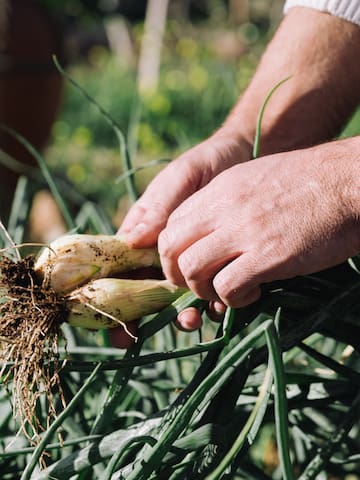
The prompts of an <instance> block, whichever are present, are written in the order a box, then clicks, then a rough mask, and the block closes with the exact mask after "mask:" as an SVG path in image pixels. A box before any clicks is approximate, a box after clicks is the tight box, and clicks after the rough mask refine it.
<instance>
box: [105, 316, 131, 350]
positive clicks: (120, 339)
mask: <svg viewBox="0 0 360 480" xmlns="http://www.w3.org/2000/svg"><path fill="white" fill-rule="evenodd" d="M137 326H138V322H137V321H136V320H135V321H133V322H128V323H127V324H126V327H127V329H128V330H129V332H130V333H131V334H132V335H134V336H136V333H137ZM109 338H110V342H111V345H112V346H113V347H116V348H129V347H131V345H132V344H133V343H134V341H135V339H134V338H133V337H131V336H130V335H129V334H128V333H126V331H125V330H124V328H123V327H115V328H110V330H109Z"/></svg>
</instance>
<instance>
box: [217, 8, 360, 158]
mask: <svg viewBox="0 0 360 480" xmlns="http://www.w3.org/2000/svg"><path fill="white" fill-rule="evenodd" d="M359 57H360V27H358V26H357V25H355V24H352V23H350V22H347V21H344V20H341V19H339V18H337V17H334V16H331V15H329V14H326V13H321V12H318V11H315V10H312V9H309V8H293V9H291V10H290V11H289V13H288V15H286V17H285V18H284V20H283V21H282V23H281V25H280V27H279V29H278V30H277V32H276V34H275V35H274V38H273V39H272V41H271V42H270V44H269V46H268V48H267V50H266V51H265V53H264V55H263V57H262V59H261V61H260V64H259V66H258V69H257V71H256V73H255V75H254V77H253V79H252V81H251V83H250V85H249V86H248V88H247V89H246V91H245V92H244V94H243V95H242V96H241V97H240V99H239V101H238V103H237V105H236V106H235V107H234V109H233V111H232V112H231V113H230V115H229V116H228V118H227V119H226V121H225V123H224V125H223V126H222V127H221V129H220V132H222V133H224V134H225V135H226V136H232V137H233V138H239V139H244V138H245V139H246V140H247V141H248V142H249V143H252V141H253V139H254V136H255V127H256V119H257V116H258V113H259V110H260V108H261V105H262V103H263V101H264V99H265V97H266V95H267V94H268V92H269V91H270V90H271V88H272V87H273V86H274V85H275V84H276V83H277V82H279V81H280V80H282V79H284V78H286V77H289V76H291V78H290V79H289V80H288V81H287V82H285V83H284V84H283V85H282V86H281V87H280V88H279V89H278V90H277V91H276V92H275V93H274V95H273V96H272V98H271V99H270V102H269V104H268V106H267V108H266V111H265V115H264V118H263V122H262V135H261V147H260V152H261V154H262V155H263V154H269V153H275V152H280V151H286V150H292V149H295V148H302V147H306V146H310V145H314V144H317V143H320V142H323V141H327V140H330V139H332V138H333V137H334V136H336V135H337V134H338V133H339V131H340V129H341V127H342V126H343V125H344V123H345V122H346V120H347V119H348V118H349V116H350V115H351V113H352V112H353V111H354V109H355V108H356V106H357V104H358V103H359V101H360V89H359V84H360V63H359V62H358V60H357V59H358V58H359Z"/></svg>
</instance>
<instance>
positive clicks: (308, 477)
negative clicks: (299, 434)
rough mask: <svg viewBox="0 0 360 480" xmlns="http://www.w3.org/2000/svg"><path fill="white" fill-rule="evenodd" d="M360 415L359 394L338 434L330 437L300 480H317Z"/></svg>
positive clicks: (335, 433)
mask: <svg viewBox="0 0 360 480" xmlns="http://www.w3.org/2000/svg"><path fill="white" fill-rule="evenodd" d="M359 413H360V393H358V394H357V396H356V398H355V400H354V401H353V403H352V405H351V406H350V408H349V410H348V411H347V413H346V415H345V416H344V421H343V422H341V424H340V426H339V428H338V429H337V431H336V432H334V433H333V434H332V435H330V436H329V438H328V440H327V443H326V444H325V445H324V446H323V447H321V448H320V449H319V450H318V452H317V454H316V455H315V457H314V458H313V459H312V460H311V462H310V463H309V464H308V466H307V467H306V469H305V470H304V471H303V473H302V474H301V475H300V477H299V480H315V479H316V478H317V477H318V474H319V473H320V472H321V471H322V470H323V469H324V468H325V465H326V464H327V463H328V462H329V460H330V457H331V455H332V454H333V452H334V450H335V449H336V448H338V446H339V445H340V444H341V443H342V442H343V440H344V438H345V437H346V435H347V434H348V433H349V431H350V430H351V428H352V427H353V425H354V423H355V422H357V421H358V418H359Z"/></svg>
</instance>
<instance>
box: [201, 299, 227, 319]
mask: <svg viewBox="0 0 360 480" xmlns="http://www.w3.org/2000/svg"><path fill="white" fill-rule="evenodd" d="M226 308H227V307H226V305H225V304H224V303H222V302H220V301H219V300H212V301H210V302H209V303H208V305H207V307H206V314H207V316H208V317H209V318H210V320H212V321H213V322H222V320H223V319H224V315H225V312H226Z"/></svg>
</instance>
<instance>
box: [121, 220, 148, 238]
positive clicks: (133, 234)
mask: <svg viewBox="0 0 360 480" xmlns="http://www.w3.org/2000/svg"><path fill="white" fill-rule="evenodd" d="M147 230H148V227H147V225H146V224H145V223H138V224H137V225H135V227H134V228H132V229H131V230H130V231H129V230H127V231H125V232H121V233H122V234H123V235H124V236H125V241H128V242H133V241H134V240H138V239H139V238H140V237H142V236H143V234H144V233H145V232H146V231H147Z"/></svg>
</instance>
